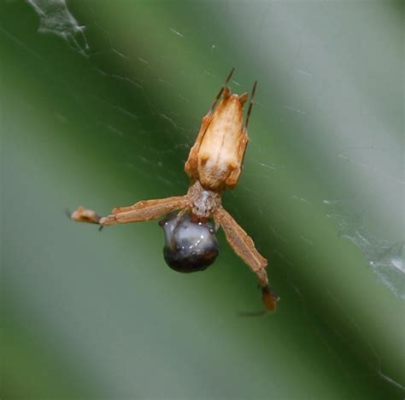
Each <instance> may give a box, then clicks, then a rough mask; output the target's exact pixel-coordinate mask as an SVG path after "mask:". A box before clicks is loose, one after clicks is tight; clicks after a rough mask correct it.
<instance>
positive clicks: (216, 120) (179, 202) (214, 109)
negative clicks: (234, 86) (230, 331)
mask: <svg viewBox="0 0 405 400" xmlns="http://www.w3.org/2000/svg"><path fill="white" fill-rule="evenodd" d="M233 72H234V68H233V69H232V70H231V72H230V73H229V75H228V77H227V79H226V80H225V83H224V85H223V87H222V88H221V90H220V91H219V93H218V95H217V97H216V99H215V101H214V103H213V104H212V106H211V109H210V110H209V112H208V114H207V115H206V116H205V117H204V118H203V120H202V124H201V128H200V131H199V133H198V136H197V140H196V142H195V143H194V145H193V147H192V148H191V150H190V154H189V156H188V160H187V162H186V164H185V168H184V169H185V172H186V173H187V175H188V176H189V177H190V179H191V185H190V187H189V190H188V192H187V194H186V195H184V196H175V197H168V198H165V199H158V200H145V201H139V202H138V203H135V204H134V205H132V206H129V207H119V208H114V209H113V210H112V213H111V214H110V215H107V216H106V217H100V216H99V215H98V214H96V213H95V212H94V211H92V210H88V209H85V208H83V207H79V208H78V209H77V210H76V211H74V212H73V213H72V214H71V219H73V220H74V221H77V222H87V223H93V224H98V225H100V228H101V227H104V226H110V225H116V224H128V223H132V222H143V221H151V220H156V219H160V218H162V217H165V216H166V215H168V214H169V217H168V218H166V219H165V220H163V221H162V222H161V225H162V226H163V227H164V229H165V233H166V239H167V241H168V242H169V244H168V246H166V247H165V258H166V261H167V262H168V264H169V265H170V266H172V267H173V268H174V269H176V270H178V271H182V272H192V271H196V270H201V269H205V268H206V267H207V266H208V265H209V264H211V263H212V262H213V261H214V260H215V258H216V256H217V254H218V250H217V248H216V239H215V231H214V229H213V228H212V225H210V224H209V221H210V220H212V219H213V220H214V222H215V226H216V227H218V226H221V227H222V229H223V230H224V232H225V235H226V239H227V241H228V243H229V244H230V246H231V247H232V249H233V250H234V251H235V253H236V254H237V255H238V256H239V257H241V258H242V260H243V261H244V262H245V263H246V264H247V265H248V266H249V267H250V269H251V270H252V271H253V272H254V273H255V274H256V275H257V277H258V279H259V284H260V287H261V289H262V295H263V301H264V304H265V306H266V308H267V309H268V310H271V311H273V310H275V309H276V306H277V301H278V296H277V295H275V294H274V293H273V292H272V290H271V289H270V286H269V280H268V276H267V272H266V267H267V260H266V259H265V258H264V257H263V256H262V255H261V254H260V253H259V252H258V251H257V249H256V247H255V244H254V242H253V240H252V238H251V237H250V236H249V235H248V234H247V233H246V232H245V231H244V230H243V229H242V227H240V226H239V225H238V223H237V222H236V221H235V220H234V219H233V218H232V216H231V215H230V214H229V213H228V212H227V211H226V210H225V209H224V208H223V206H222V201H221V199H222V194H223V192H224V191H225V190H226V189H232V188H234V187H235V186H236V185H237V183H238V181H239V177H240V174H241V171H242V164H243V158H244V155H245V151H246V147H247V144H248V141H249V137H248V132H247V128H248V123H249V118H250V114H251V111H252V107H253V99H254V95H255V91H256V85H257V82H255V83H254V85H253V89H252V94H251V97H250V102H249V107H248V111H247V116H246V120H245V122H244V121H243V119H244V118H243V109H244V105H245V103H246V102H247V100H248V94H247V93H244V94H242V95H237V94H233V93H232V92H231V90H230V89H229V88H228V83H229V81H230V79H231V77H232V74H233ZM178 210H180V212H179V213H178V214H177V216H175V217H174V218H172V217H171V216H170V215H171V213H173V212H174V211H178ZM173 221H174V222H173ZM179 226H181V229H183V232H185V235H184V233H183V236H182V238H181V239H178V238H177V237H176V236H175V235H174V233H173V232H174V231H175V229H177V228H176V227H179ZM193 229H194V236H193V235H192V234H191V232H193ZM198 229H202V230H198ZM204 229H205V230H204ZM187 235H189V238H188V239H189V240H188V239H187ZM190 235H191V236H193V238H191V239H190ZM177 236H178V235H177ZM196 238H198V239H196ZM173 240H174V243H173ZM179 240H180V241H182V243H183V244H179ZM184 240H186V241H187V240H188V242H187V243H186V245H184V243H185V242H184ZM210 240H211V241H210ZM201 241H204V242H205V241H208V242H209V243H208V246H205V247H202V248H198V246H200V242H201ZM170 242H172V243H171V244H170ZM190 243H191V245H190ZM181 248H182V249H183V250H184V249H186V250H187V249H191V250H192V251H191V250H190V251H189V252H188V253H187V254H186V255H185V256H184V257H183V256H181V257H183V259H182V261H181V262H180V264H179V261H178V260H177V261H176V260H174V259H176V257H177V256H178V252H179V251H180V250H181ZM167 251H169V253H167ZM170 251H171V252H170ZM196 251H197V252H196Z"/></svg>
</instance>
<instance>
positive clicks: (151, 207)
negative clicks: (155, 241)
mask: <svg viewBox="0 0 405 400" xmlns="http://www.w3.org/2000/svg"><path fill="white" fill-rule="evenodd" d="M188 203H189V202H188V197H187V195H186V196H175V197H168V198H165V199H158V200H146V201H139V202H138V203H136V204H134V205H132V206H129V207H119V208H114V209H113V210H112V213H111V214H110V215H107V216H106V217H100V216H99V215H98V214H96V213H95V212H94V211H93V210H88V209H85V208H83V207H79V208H78V209H77V210H76V211H74V212H73V213H72V214H71V215H70V218H71V219H72V220H74V221H76V222H87V223H91V224H99V225H100V229H101V228H102V227H103V226H110V225H117V224H130V223H133V222H144V221H152V220H156V219H159V218H162V217H164V216H165V215H167V214H170V213H171V212H172V211H176V210H180V209H184V208H187V207H188Z"/></svg>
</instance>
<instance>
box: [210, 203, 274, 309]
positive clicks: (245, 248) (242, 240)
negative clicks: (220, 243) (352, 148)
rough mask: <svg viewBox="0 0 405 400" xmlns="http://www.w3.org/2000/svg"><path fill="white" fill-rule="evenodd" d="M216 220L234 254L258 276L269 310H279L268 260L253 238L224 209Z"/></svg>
mask: <svg viewBox="0 0 405 400" xmlns="http://www.w3.org/2000/svg"><path fill="white" fill-rule="evenodd" d="M214 220H215V223H216V224H218V225H220V226H221V227H222V229H223V230H224V232H225V236H226V239H227V241H228V243H229V244H230V246H231V247H232V249H233V250H234V252H235V253H236V254H237V255H238V256H239V257H240V258H242V260H243V261H244V262H245V263H246V264H247V265H248V266H249V267H250V269H251V270H252V271H253V272H254V273H255V274H256V275H257V277H258V279H259V284H260V286H261V288H262V296H263V302H264V304H265V306H266V308H267V309H269V310H270V311H274V310H275V309H276V308H277V301H278V296H277V295H276V294H275V293H273V292H272V290H271V288H270V286H269V278H268V276H267V272H266V267H267V264H268V263H267V260H266V259H265V258H264V257H263V256H262V255H261V254H260V253H259V252H258V251H257V249H256V247H255V244H254V242H253V240H252V238H251V237H250V236H249V235H248V234H247V233H246V232H245V231H244V230H243V228H242V227H241V226H240V225H239V224H238V223H237V222H236V221H235V220H234V219H233V217H232V216H231V215H230V214H229V213H228V212H227V211H226V210H225V209H224V208H223V207H219V208H218V209H217V210H216V212H215V213H214Z"/></svg>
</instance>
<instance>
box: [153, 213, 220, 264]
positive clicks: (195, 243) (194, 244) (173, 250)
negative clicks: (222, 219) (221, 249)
mask: <svg viewBox="0 0 405 400" xmlns="http://www.w3.org/2000/svg"><path fill="white" fill-rule="evenodd" d="M160 226H161V227H162V228H163V230H164V233H165V247H164V249H163V255H164V258H165V261H166V263H167V265H168V266H169V267H170V268H172V269H174V270H176V271H178V272H195V271H203V270H205V269H206V268H207V267H209V266H210V265H211V264H212V263H213V262H214V261H215V259H216V258H217V256H218V242H217V238H216V236H215V229H214V227H213V224H212V223H211V222H193V221H192V220H191V218H190V216H189V215H188V214H185V215H182V216H180V217H179V216H178V215H169V216H168V217H167V218H166V219H164V220H163V221H161V222H160Z"/></svg>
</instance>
